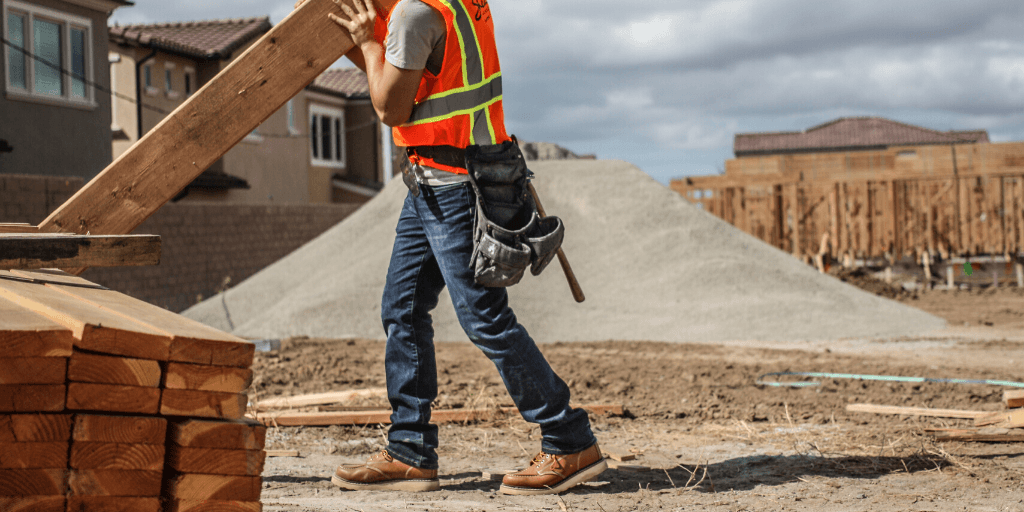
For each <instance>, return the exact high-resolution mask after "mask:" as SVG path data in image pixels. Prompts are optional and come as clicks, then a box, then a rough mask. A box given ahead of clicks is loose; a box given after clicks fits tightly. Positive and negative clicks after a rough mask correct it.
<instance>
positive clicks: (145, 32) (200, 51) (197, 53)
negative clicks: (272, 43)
mask: <svg viewBox="0 0 1024 512" xmlns="http://www.w3.org/2000/svg"><path fill="white" fill-rule="evenodd" d="M270 27H271V25H270V18H268V17H267V16H261V17H258V18H239V19H229V20H211V21H189V22H181V23H155V24H150V25H123V26H113V27H110V28H109V34H110V40H111V41H113V42H115V43H118V44H128V45H135V46H143V47H146V48H153V49H158V50H164V51H169V52H173V53H178V54H182V55H186V56H189V57H193V58H197V59H225V58H228V57H229V56H230V55H231V53H232V52H234V51H235V50H237V49H238V48H240V47H241V46H242V45H244V44H245V43H247V42H249V41H251V40H253V39H255V38H257V37H259V36H261V35H263V34H264V33H266V32H267V31H269V30H270Z"/></svg>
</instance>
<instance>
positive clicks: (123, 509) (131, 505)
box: [67, 496, 161, 512]
mask: <svg viewBox="0 0 1024 512" xmlns="http://www.w3.org/2000/svg"><path fill="white" fill-rule="evenodd" d="M160 510H161V506H160V498H133V497H125V496H71V497H69V498H68V509H67V512H160Z"/></svg>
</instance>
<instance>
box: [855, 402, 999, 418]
mask: <svg viewBox="0 0 1024 512" xmlns="http://www.w3.org/2000/svg"><path fill="white" fill-rule="evenodd" d="M846 410H847V411H849V412H869V413H875V414H902V415H907V416H930V417H935V418H965V419H975V418H979V417H983V416H985V415H986V414H988V413H986V412H984V411H962V410H957V409H929V408H926V407H899V406H894V405H874V404H849V405H847V406H846Z"/></svg>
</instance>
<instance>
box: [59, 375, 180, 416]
mask: <svg viewBox="0 0 1024 512" xmlns="http://www.w3.org/2000/svg"><path fill="white" fill-rule="evenodd" d="M68 409H71V410H74V411H104V412H123V413H128V414H156V413H157V412H158V411H159V410H160V389H159V388H143V387H137V386H117V385H114V384H87V383H82V382H72V383H70V384H68Z"/></svg>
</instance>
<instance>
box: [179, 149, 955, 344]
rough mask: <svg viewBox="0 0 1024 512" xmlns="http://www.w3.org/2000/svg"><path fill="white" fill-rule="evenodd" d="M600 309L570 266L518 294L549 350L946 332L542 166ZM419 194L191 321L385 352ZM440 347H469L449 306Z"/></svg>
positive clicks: (609, 167)
mask: <svg viewBox="0 0 1024 512" xmlns="http://www.w3.org/2000/svg"><path fill="white" fill-rule="evenodd" d="M531 168H532V169H533V170H534V172H536V173H537V180H536V181H535V186H536V188H537V190H538V193H539V194H540V196H541V200H542V201H543V203H544V206H545V208H546V209H547V211H548V212H549V213H551V214H552V215H558V216H559V217H561V218H562V220H563V221H565V224H566V230H567V232H566V240H565V245H564V248H565V252H566V254H567V255H568V257H569V260H570V262H571V263H572V266H573V270H575V272H576V275H577V277H578V279H579V281H580V283H581V285H582V287H583V290H584V292H585V293H586V295H587V300H586V302H584V303H582V304H577V303H575V302H574V301H573V299H572V296H571V294H570V293H569V289H568V286H567V285H566V282H565V278H564V277H563V275H562V273H561V269H560V268H559V266H558V263H557V262H553V263H552V264H551V266H549V267H548V269H547V270H546V271H545V272H544V274H543V275H541V276H540V277H532V276H527V277H526V278H524V279H523V282H521V283H520V284H518V285H516V286H514V287H512V288H510V295H511V299H510V302H511V305H512V307H513V309H514V310H515V311H516V314H517V315H518V317H519V319H520V321H521V322H522V323H523V325H525V326H526V328H527V329H528V330H529V331H530V333H531V334H532V335H533V336H534V337H535V338H536V339H537V340H538V341H539V342H547V341H599V340H612V339H614V340H651V341H675V342H684V341H722V340H763V341H796V340H815V339H828V338H849V337H872V336H900V335H913V334H920V333H922V332H925V331H929V330H932V329H937V328H941V327H943V326H944V321H943V320H941V319H939V318H937V317H934V316H932V315H929V314H927V313H924V312H922V311H919V310H917V309H914V308H911V307H908V306H904V305H902V304H899V303H897V302H893V301H890V300H886V299H882V298H880V297H876V296H874V295H871V294H868V293H865V292H863V291H861V290H859V289H857V288H854V287H853V286H849V285H846V284H844V283H842V282H840V281H838V280H837V279H835V278H832V277H830V276H825V275H821V274H819V273H818V272H817V271H815V270H814V269H813V268H811V267H808V266H806V265H804V264H803V263H801V262H799V261H797V260H796V259H795V258H792V257H791V256H789V255H787V254H785V253H783V252H781V251H779V250H777V249H775V248H773V247H771V246H769V245H767V244H765V243H763V242H761V241H760V240H758V239H756V238H753V237H751V236H749V235H747V234H745V233H743V232H741V231H739V230H737V229H735V228H733V227H732V226H730V225H729V224H727V223H725V222H723V221H721V220H719V219H717V218H715V217H713V216H711V215H710V214H707V213H705V212H703V211H701V210H699V209H697V208H695V207H693V206H692V205H690V204H689V203H687V202H686V201H685V200H683V199H682V198H681V197H680V196H679V195H678V194H676V193H675V192H672V191H671V190H669V189H667V188H666V187H664V186H662V185H660V184H659V183H657V182H655V181H654V180H652V179H651V178H649V177H648V176H647V175H646V174H644V173H643V172H642V171H640V170H639V169H637V168H635V167H633V166H632V165H630V164H628V163H625V162H618V161H596V162H595V161H562V162H537V163H531ZM405 194H406V190H405V187H404V186H403V185H402V183H401V180H395V181H392V183H391V184H389V185H388V186H387V187H386V188H385V190H384V191H383V192H382V193H381V194H379V195H378V197H377V198H375V199H374V200H373V201H371V202H370V203H368V204H366V205H365V206H364V207H362V208H361V209H360V210H359V211H357V212H356V213H355V214H353V215H352V216H350V217H349V218H347V219H346V220H345V221H344V222H342V223H340V224H338V225H337V226H335V227H333V228H331V229H330V230H329V231H327V232H326V233H324V234H323V235H321V236H320V237H319V238H317V239H315V240H313V241H312V242H310V243H308V244H307V245H305V246H303V247H301V248H300V249H298V250H296V251H295V252H294V253H292V254H290V255H289V256H287V257H285V258H284V259H282V260H280V261H278V262H277V263H275V264H273V265H271V266H270V267H268V268H266V269H264V270H263V271H261V272H260V273H258V274H256V275H254V276H253V277H251V278H249V279H248V280H246V281H245V282H243V283H241V284H239V285H238V286H237V287H235V288H233V289H231V290H229V291H228V292H227V293H226V294H223V295H218V296H216V297H213V298H211V299H209V300H207V301H206V302H203V303H201V304H198V305H196V306H195V307H193V308H191V309H189V310H188V311H186V312H185V313H184V314H185V316H188V317H190V318H193V319H195V320H198V321H200V322H203V323H206V324H208V325H211V326H214V327H218V328H221V329H224V330H227V331H230V332H232V333H234V334H236V335H240V336H244V337H250V338H278V337H287V336H295V335H307V336H313V337H343V336H360V337H369V338H383V337H384V333H383V328H382V327H381V323H380V297H381V291H382V289H383V287H384V277H385V273H386V270H387V265H388V261H389V258H390V253H391V246H392V243H393V241H394V229H395V224H396V222H397V219H398V214H399V210H400V208H401V204H402V199H403V198H404V196H405ZM434 325H435V330H436V336H435V337H436V339H437V340H439V341H441V340H465V339H467V338H466V336H465V334H464V333H463V332H462V330H461V328H460V327H459V324H458V322H457V320H456V319H455V314H454V311H453V308H452V306H451V301H450V300H449V299H448V297H447V295H445V296H444V297H442V299H441V303H440V305H439V306H438V308H437V310H435V312H434Z"/></svg>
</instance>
